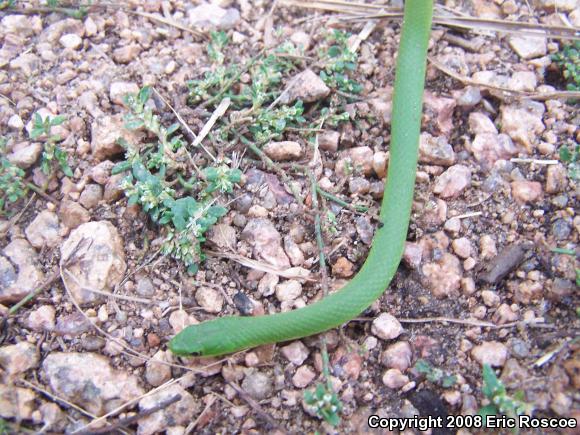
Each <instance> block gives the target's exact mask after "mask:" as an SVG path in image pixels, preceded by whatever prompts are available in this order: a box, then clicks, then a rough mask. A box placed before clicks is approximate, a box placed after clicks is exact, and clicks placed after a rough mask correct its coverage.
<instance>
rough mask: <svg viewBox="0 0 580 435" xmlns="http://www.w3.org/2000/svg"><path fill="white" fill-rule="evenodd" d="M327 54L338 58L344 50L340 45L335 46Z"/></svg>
mask: <svg viewBox="0 0 580 435" xmlns="http://www.w3.org/2000/svg"><path fill="white" fill-rule="evenodd" d="M327 54H328V56H330V57H338V56H340V55H341V54H342V48H340V47H339V46H338V45H333V46H332V47H330V48H329V49H328V52H327Z"/></svg>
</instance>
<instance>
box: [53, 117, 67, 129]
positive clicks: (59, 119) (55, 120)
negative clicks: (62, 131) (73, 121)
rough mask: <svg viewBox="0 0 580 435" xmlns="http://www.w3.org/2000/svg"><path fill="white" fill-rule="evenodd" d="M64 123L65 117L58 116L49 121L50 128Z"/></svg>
mask: <svg viewBox="0 0 580 435" xmlns="http://www.w3.org/2000/svg"><path fill="white" fill-rule="evenodd" d="M65 121H66V117H65V116H63V115H58V116H55V117H53V118H51V119H50V126H51V127H54V126H55V125H60V124H62V123H63V122H65Z"/></svg>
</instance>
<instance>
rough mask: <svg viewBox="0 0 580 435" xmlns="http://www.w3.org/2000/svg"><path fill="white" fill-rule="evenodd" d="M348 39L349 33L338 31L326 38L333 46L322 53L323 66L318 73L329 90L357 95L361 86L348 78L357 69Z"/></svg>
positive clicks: (355, 57)
mask: <svg viewBox="0 0 580 435" xmlns="http://www.w3.org/2000/svg"><path fill="white" fill-rule="evenodd" d="M349 37H350V34H349V33H346V32H341V31H339V30H335V31H333V32H332V33H331V34H330V35H329V36H328V38H327V39H328V41H329V42H330V43H333V45H331V46H330V47H329V48H328V50H327V51H326V52H325V53H324V52H323V53H322V59H323V62H324V63H325V65H324V68H323V70H322V71H321V72H320V78H321V79H322V80H323V81H324V83H326V85H327V86H329V87H331V88H335V89H339V90H340V91H342V92H346V93H349V94H358V93H360V92H361V91H362V85H361V84H360V83H358V82H356V81H355V80H353V79H352V78H351V77H350V75H351V74H352V73H353V72H354V71H355V70H356V68H357V61H358V56H357V54H356V53H355V52H353V51H351V50H350V48H349V46H348V38H349Z"/></svg>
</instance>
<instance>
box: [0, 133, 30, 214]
mask: <svg viewBox="0 0 580 435" xmlns="http://www.w3.org/2000/svg"><path fill="white" fill-rule="evenodd" d="M7 143H8V140H7V139H6V138H4V137H0V215H5V214H6V213H7V210H5V206H6V205H7V204H9V203H14V202H16V201H18V200H19V199H21V198H24V197H25V196H26V193H27V192H28V188H27V186H26V183H25V181H24V177H25V175H26V174H25V172H24V170H22V169H21V168H19V167H18V166H15V165H13V164H12V163H10V161H9V160H8V159H7V158H6V144H7Z"/></svg>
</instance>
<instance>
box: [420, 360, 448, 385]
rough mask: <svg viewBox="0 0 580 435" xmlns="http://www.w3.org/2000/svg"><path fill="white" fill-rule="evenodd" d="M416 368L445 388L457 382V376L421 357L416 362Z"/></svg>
mask: <svg viewBox="0 0 580 435" xmlns="http://www.w3.org/2000/svg"><path fill="white" fill-rule="evenodd" d="M415 370H417V371H418V372H419V373H422V374H424V375H425V377H426V378H427V379H428V380H429V381H431V382H433V383H434V384H437V385H440V386H441V387H443V388H449V387H452V386H453V385H455V383H456V382H457V376H455V375H450V374H449V373H446V372H444V371H443V370H441V369H440V368H437V367H433V366H432V365H431V364H430V363H429V362H428V361H426V360H424V359H419V360H417V362H416V363H415Z"/></svg>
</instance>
